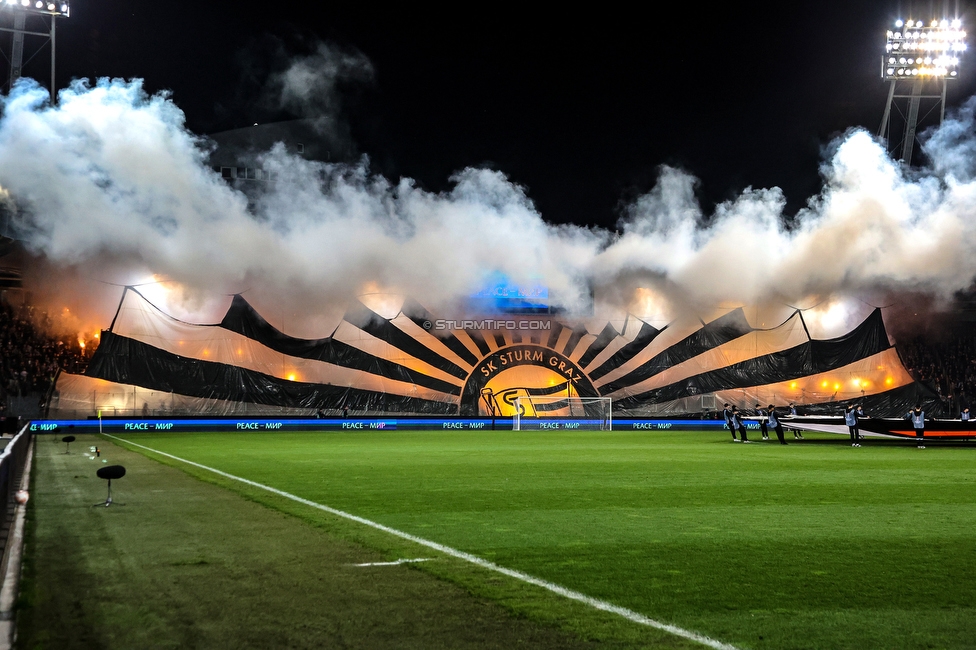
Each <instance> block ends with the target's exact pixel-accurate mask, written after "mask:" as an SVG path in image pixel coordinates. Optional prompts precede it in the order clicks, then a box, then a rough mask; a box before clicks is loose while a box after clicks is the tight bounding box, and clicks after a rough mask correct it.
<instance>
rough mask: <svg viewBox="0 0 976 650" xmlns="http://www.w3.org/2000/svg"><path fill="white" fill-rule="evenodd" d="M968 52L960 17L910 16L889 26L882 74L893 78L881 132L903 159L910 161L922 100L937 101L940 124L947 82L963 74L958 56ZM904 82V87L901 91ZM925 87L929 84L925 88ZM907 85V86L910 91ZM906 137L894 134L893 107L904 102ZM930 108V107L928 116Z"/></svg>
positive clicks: (882, 62)
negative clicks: (922, 19) (927, 19)
mask: <svg viewBox="0 0 976 650" xmlns="http://www.w3.org/2000/svg"><path fill="white" fill-rule="evenodd" d="M965 51H966V32H965V31H964V30H963V28H962V21H961V20H960V19H958V18H955V19H953V20H951V21H950V20H949V19H946V18H943V19H933V20H932V21H930V22H929V23H928V24H926V23H924V22H922V21H921V20H915V19H911V20H908V21H903V20H901V19H898V20H896V21H895V24H894V29H887V30H885V49H884V52H883V54H882V55H881V78H882V79H884V80H885V81H887V82H889V84H890V87H889V89H888V102H887V104H886V106H885V112H884V117H883V118H882V120H881V129H880V130H879V131H878V135H879V136H880V137H882V138H884V139H885V140H886V141H887V142H888V143H889V145H890V146H893V147H894V148H896V149H897V147H898V146H899V144H900V145H901V147H902V153H901V160H903V161H905V162H906V163H909V164H911V160H912V152H913V150H914V147H915V133H916V130H917V128H918V119H919V105H920V102H921V101H922V100H925V101H928V102H932V101H934V102H936V105H935V107H933V110H934V109H936V108H937V109H938V111H939V112H938V115H939V123H940V124H941V123H942V120H944V119H945V101H946V83H947V82H948V81H949V80H950V79H958V78H959V65H960V61H959V59H960V56H961V55H962V54H963V53H964V52H965ZM896 87H900V88H901V89H903V90H902V92H900V93H899V92H897V91H896ZM923 87H924V88H925V89H926V90H925V92H923ZM904 89H908V93H907V94H906V92H905V90H904ZM906 100H907V106H906V110H905V111H904V112H903V113H902V115H903V116H904V123H905V129H904V136H903V137H902V138H901V141H900V143H899V142H898V141H897V138H896V139H892V138H891V137H890V136H891V133H890V132H889V131H890V130H891V129H890V126H891V119H890V118H891V114H892V113H891V107H892V105H893V104H894V103H895V102H896V101H899V102H901V101H906ZM931 112H932V111H931V110H930V111H927V112H926V113H925V114H926V115H928V114H930V113H931Z"/></svg>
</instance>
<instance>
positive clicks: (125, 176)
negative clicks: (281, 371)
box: [0, 50, 976, 336]
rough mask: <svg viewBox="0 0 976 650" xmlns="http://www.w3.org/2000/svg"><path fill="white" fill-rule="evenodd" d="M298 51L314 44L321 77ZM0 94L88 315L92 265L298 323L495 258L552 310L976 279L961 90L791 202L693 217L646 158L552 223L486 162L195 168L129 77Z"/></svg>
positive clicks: (106, 306)
mask: <svg viewBox="0 0 976 650" xmlns="http://www.w3.org/2000/svg"><path fill="white" fill-rule="evenodd" d="M316 57H318V58H321V59H322V61H327V62H331V63H330V65H331V66H332V67H328V66H326V68H325V71H326V73H327V74H326V75H325V77H321V76H316V74H315V70H316V69H321V68H322V66H323V63H322V61H319V59H318V58H316ZM313 59H314V60H313ZM343 66H345V67H343ZM364 70H368V69H367V68H365V67H364V64H363V61H362V60H360V59H357V58H356V57H353V58H352V59H349V60H347V61H345V63H343V62H342V57H339V59H337V58H336V56H335V53H334V52H329V51H321V50H320V51H318V52H316V54H315V55H313V57H311V58H309V59H307V60H301V61H298V62H297V63H296V65H295V66H294V67H293V68H292V69H289V70H288V71H287V72H286V73H283V74H282V75H281V76H280V78H278V79H277V80H276V81H275V83H276V84H277V88H279V90H280V93H281V97H282V99H283V101H287V102H296V103H301V102H315V101H330V100H329V97H330V93H332V92H333V90H334V83H333V82H330V81H329V79H332V80H333V81H334V80H335V79H336V78H339V77H342V75H344V74H353V72H355V74H363V73H364ZM323 84H324V85H323ZM330 84H331V85H330ZM316 98H318V99H316ZM322 98H325V99H322ZM2 103H3V106H2V108H3V115H2V118H0V185H2V188H3V190H4V191H6V192H9V194H10V196H11V197H12V200H13V201H14V202H15V203H16V206H17V207H16V210H15V211H14V212H15V214H14V220H15V223H16V228H17V230H18V233H19V236H20V237H21V238H23V239H24V240H25V241H26V242H27V244H28V246H29V248H30V250H31V251H32V252H34V253H35V254H36V255H38V256H39V257H40V258H41V259H42V262H43V263H42V264H40V265H38V266H37V269H40V270H37V269H35V271H34V272H35V275H36V276H37V278H36V281H37V282H38V286H41V285H43V286H44V287H46V290H47V292H48V294H49V297H50V299H51V300H52V306H53V305H54V304H55V302H56V301H60V303H63V305H68V304H69V303H70V304H71V305H73V306H74V308H75V309H83V308H84V306H85V305H86V304H87V305H88V308H89V309H94V312H93V318H96V319H97V320H96V321H95V324H101V325H105V324H107V320H106V319H107V318H108V317H110V315H111V312H112V310H113V309H114V307H115V303H114V300H117V296H118V291H117V290H114V289H113V290H111V291H107V290H106V289H105V287H106V285H104V284H99V281H108V282H116V283H119V284H132V283H138V282H140V281H145V280H146V279H147V278H152V277H156V278H164V279H165V280H166V281H167V282H170V283H171V284H172V286H175V287H178V288H179V293H180V296H181V297H180V300H179V304H180V305H181V306H182V308H183V309H184V310H185V312H186V313H188V314H195V315H196V316H197V317H199V315H200V314H208V315H211V316H219V308H218V307H215V305H219V306H223V305H225V304H226V299H225V298H224V297H223V296H222V294H228V293H235V292H245V291H246V293H245V295H246V296H247V297H248V298H249V299H250V300H252V302H255V304H257V305H258V306H259V308H260V307H261V305H262V304H263V305H267V306H268V307H267V309H268V311H269V313H275V312H276V311H280V312H281V313H285V312H287V313H288V314H289V315H290V316H291V317H292V318H294V319H296V320H301V319H303V318H305V317H308V316H311V315H317V316H322V315H325V314H328V315H330V317H332V315H334V314H339V313H341V311H342V309H343V307H344V306H345V304H347V303H348V301H349V300H350V299H352V298H353V297H354V296H356V295H357V294H360V293H362V292H364V291H370V290H380V291H386V292H394V293H398V294H402V295H409V296H413V297H415V298H417V299H418V300H420V301H421V302H423V303H425V304H426V305H428V306H429V307H430V308H432V309H439V310H450V309H460V307H459V305H461V304H462V303H463V302H464V299H465V297H466V296H469V295H471V294H472V293H473V292H475V291H477V290H478V289H480V288H482V285H483V283H484V282H485V281H486V279H488V278H489V277H491V276H492V275H493V274H495V273H497V272H501V273H504V274H506V275H508V276H510V277H511V278H512V280H514V281H515V282H525V283H531V282H533V281H534V279H535V278H540V277H541V278H543V279H544V281H545V283H546V284H548V286H549V287H550V291H551V293H552V295H553V296H555V297H556V299H557V300H558V301H559V302H560V303H562V305H563V306H565V307H567V308H568V309H570V310H573V309H579V308H580V307H581V306H582V305H585V304H587V303H588V302H589V300H590V296H591V294H592V293H594V292H595V294H596V297H597V300H598V304H604V305H609V306H613V307H616V308H619V309H631V310H634V309H635V304H636V303H635V296H636V297H643V299H648V296H649V295H650V299H649V300H650V302H651V303H653V305H654V310H655V313H656V314H659V313H662V312H668V311H671V312H672V313H673V312H674V311H676V310H678V309H681V308H684V307H688V308H693V309H696V310H705V311H708V310H710V309H714V308H715V307H716V306H717V305H720V304H722V305H728V304H758V303H776V304H790V305H797V304H802V303H804V302H806V303H807V305H810V304H813V303H815V302H817V301H821V300H825V299H831V298H837V297H842V296H877V295H883V294H890V293H892V292H902V291H911V292H921V293H924V294H926V295H931V296H935V297H937V298H947V297H949V296H951V295H952V293H953V292H956V291H958V290H961V289H966V288H969V287H970V285H971V284H972V280H973V278H974V276H976V238H973V237H972V236H971V233H972V229H973V225H974V221H976V182H974V175H976V163H974V162H973V161H974V160H976V157H974V155H973V153H974V148H976V137H974V113H976V100H970V101H969V102H967V103H966V104H965V105H964V106H963V107H962V109H960V110H959V111H958V112H957V113H956V114H954V115H953V116H951V117H950V119H948V120H947V121H946V123H945V124H944V125H943V126H942V127H941V128H940V129H938V130H936V131H934V132H931V133H929V134H927V136H926V141H925V144H924V151H925V153H926V155H927V157H928V158H929V160H930V161H931V164H930V166H929V167H928V168H926V169H925V170H921V171H910V170H907V169H906V168H904V167H903V166H902V165H900V164H899V163H896V162H893V161H892V160H891V159H890V158H889V157H888V155H887V154H886V153H885V151H884V148H883V147H882V146H881V145H880V144H879V143H878V142H876V141H875V139H874V138H873V137H872V136H870V135H869V134H867V133H866V132H864V131H860V130H853V131H851V132H849V133H847V134H845V135H844V136H843V137H841V138H839V139H838V140H837V141H836V142H835V143H833V144H832V146H831V148H830V151H829V154H828V155H827V156H826V159H825V160H824V162H823V164H822V170H821V173H822V176H823V189H822V191H821V192H820V193H819V194H818V195H817V196H815V197H812V198H811V199H810V200H809V202H808V205H807V207H806V208H805V209H804V210H802V211H801V212H800V213H799V214H798V215H796V217H795V218H794V219H792V220H789V221H788V220H787V219H786V218H785V216H784V213H783V209H784V205H785V201H784V197H783V194H782V192H781V191H780V190H779V189H777V188H770V189H752V188H750V189H747V190H746V191H744V192H743V193H742V194H741V195H739V196H738V197H736V198H735V199H734V200H731V201H728V202H726V203H723V204H721V205H719V206H718V207H717V208H716V210H715V212H714V213H713V214H711V215H706V214H704V213H703V211H702V209H701V207H700V206H699V204H698V203H697V201H696V199H695V186H696V183H697V180H696V179H695V178H694V177H693V176H692V175H690V174H688V173H687V172H684V171H682V170H678V169H674V168H670V167H663V168H662V169H661V172H660V177H659V180H658V182H657V185H656V186H655V187H654V188H653V189H652V190H651V191H650V192H649V193H647V194H646V195H644V196H641V197H639V198H638V199H637V200H636V201H635V202H634V203H633V204H632V205H630V206H629V208H628V209H627V210H626V212H625V214H624V217H623V218H622V219H621V222H620V225H619V232H618V233H610V232H606V231H602V230H598V229H589V228H583V227H577V226H554V225H551V224H548V223H547V222H546V221H545V220H544V218H543V215H541V214H540V213H539V211H538V210H537V209H536V208H535V206H534V204H533V202H532V200H531V199H530V198H529V196H527V194H526V191H525V190H524V188H522V187H520V186H518V185H517V184H515V183H513V182H511V181H510V180H509V179H508V178H507V177H506V176H505V175H504V174H503V173H501V172H497V171H491V170H487V169H476V168H467V169H463V170H460V171H458V172H457V173H455V175H454V176H453V177H452V179H451V180H452V182H453V187H452V189H451V190H449V191H446V192H443V193H433V192H428V191H424V190H422V189H420V188H418V187H417V185H416V184H415V183H414V182H413V181H412V180H410V179H401V180H400V181H398V182H393V181H391V180H389V179H386V178H384V177H382V176H380V175H377V174H375V173H372V172H371V171H370V165H369V159H368V158H366V157H363V158H362V159H361V160H359V161H358V162H356V163H353V164H343V163H322V162H315V161H309V160H305V159H303V158H301V157H298V156H294V155H291V154H289V153H288V152H287V151H286V150H285V148H284V147H283V146H280V145H279V146H275V147H274V148H272V149H271V150H270V151H267V152H265V153H263V154H261V156H260V160H259V162H260V164H261V165H262V166H263V168H264V169H265V170H268V171H270V172H272V173H273V174H275V176H276V177H277V182H275V183H268V184H266V187H264V188H263V189H262V190H260V191H257V192H254V193H252V192H250V191H249V195H248V196H245V195H244V194H243V193H242V192H241V191H239V190H237V189H235V188H234V187H232V186H231V185H228V184H227V183H226V182H225V181H224V180H222V179H221V178H220V177H219V175H218V174H217V173H215V172H214V171H213V170H212V169H210V168H209V167H208V166H207V162H206V161H207V156H208V154H209V147H210V145H209V144H208V142H207V140H206V139H203V138H200V137H198V136H196V135H194V134H193V133H190V132H189V131H188V130H187V129H186V127H185V124H184V115H183V113H182V112H181V111H180V109H179V108H178V107H177V106H176V105H175V104H174V103H173V102H172V100H171V99H170V97H169V96H168V95H167V94H165V93H163V94H157V95H152V96H150V95H147V94H146V93H145V91H144V90H143V88H142V84H141V82H140V81H138V80H133V81H123V80H108V79H102V80H99V81H98V82H97V84H96V85H95V86H94V87H90V86H89V85H87V84H86V83H85V82H84V81H77V82H75V83H73V84H72V85H71V87H70V88H68V89H66V90H64V91H62V93H61V95H60V102H59V104H58V105H57V106H56V107H52V106H50V105H49V103H48V101H47V91H45V90H44V89H43V88H41V87H39V86H38V85H37V84H36V83H34V82H32V81H30V80H22V81H21V82H20V83H19V84H18V85H17V86H16V87H15V88H14V89H13V91H12V92H11V94H10V95H9V96H8V97H6V98H4V99H3V102H2ZM52 274H55V275H58V276H59V277H58V281H57V282H56V283H55V282H52V281H51V275H52ZM52 287H55V288H54V289H52ZM113 291H114V295H115V296H116V297H115V298H114V299H113V300H107V299H106V297H105V296H106V294H112V293H113ZM648 292H650V293H648ZM662 305H664V307H662ZM638 307H639V305H638ZM59 308H60V307H59ZM105 314H108V316H106V315H105ZM638 315H640V314H638ZM315 335H319V336H320V335H322V332H321V330H319V331H318V332H317V333H315Z"/></svg>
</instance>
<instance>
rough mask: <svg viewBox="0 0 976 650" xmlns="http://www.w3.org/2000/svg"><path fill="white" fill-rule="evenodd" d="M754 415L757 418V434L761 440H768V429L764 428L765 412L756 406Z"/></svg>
mask: <svg viewBox="0 0 976 650" xmlns="http://www.w3.org/2000/svg"><path fill="white" fill-rule="evenodd" d="M756 415H757V416H758V417H759V432H760V433H762V439H763V440H769V427H767V426H766V411H764V410H763V409H762V407H761V406H759V405H758V404H756Z"/></svg>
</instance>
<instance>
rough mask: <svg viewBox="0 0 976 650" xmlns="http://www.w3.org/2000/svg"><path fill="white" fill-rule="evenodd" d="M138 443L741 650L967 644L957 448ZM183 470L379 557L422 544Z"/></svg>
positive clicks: (527, 596)
mask: <svg viewBox="0 0 976 650" xmlns="http://www.w3.org/2000/svg"><path fill="white" fill-rule="evenodd" d="M132 439H133V440H135V441H137V442H139V443H140V444H144V445H147V446H150V447H153V448H155V449H159V450H162V451H165V452H168V453H171V454H174V455H177V456H180V457H182V458H187V459H190V460H193V461H196V462H199V463H203V464H205V465H209V466H212V467H216V468H219V469H221V470H223V471H226V472H229V473H231V474H235V475H238V476H242V477H246V478H249V479H251V480H255V481H258V482H261V483H265V484H268V485H272V486H274V487H277V488H280V489H282V490H286V491H288V492H291V493H294V494H297V495H299V496H302V497H305V498H307V499H311V500H313V501H316V502H318V503H323V504H327V505H329V506H332V507H335V508H339V509H342V510H345V511H347V512H351V513H354V514H357V515H360V516H364V517H367V518H370V519H372V520H374V521H378V522H380V523H383V524H386V525H388V526H392V527H394V528H397V529H400V530H404V531H406V532H409V533H412V534H415V535H419V536H421V537H424V538H427V539H430V540H434V541H437V542H440V543H442V544H446V545H449V546H453V547H455V548H458V549H461V550H463V551H467V552H470V553H473V554H476V555H479V556H481V557H484V558H486V559H490V560H492V561H494V562H497V563H498V564H501V565H503V566H506V567H511V568H514V569H519V570H521V571H524V572H526V573H529V574H532V575H535V576H537V577H540V578H543V579H545V580H549V581H552V582H555V583H557V584H560V585H563V586H566V587H569V588H571V589H575V590H578V591H581V592H583V593H585V594H588V595H590V596H593V597H595V598H600V599H603V600H607V601H610V602H612V603H614V604H618V605H622V606H624V607H628V608H630V609H633V610H636V611H638V612H640V613H642V614H645V615H647V616H650V617H652V618H656V619H659V620H664V621H668V622H673V623H675V624H677V625H680V626H682V627H685V628H689V629H692V630H695V631H698V632H701V633H704V634H707V635H709V636H712V637H714V638H717V639H720V640H722V641H725V642H728V643H733V644H735V645H738V646H741V647H743V648H767V647H768V648H882V647H883V648H971V647H976V563H974V562H973V557H976V535H974V534H973V533H974V531H976V456H974V454H976V450H973V449H972V448H931V447H930V448H929V449H927V450H925V451H920V450H916V449H914V448H912V447H909V446H904V445H899V444H884V443H877V442H874V443H872V442H869V443H867V444H866V445H865V447H863V448H861V449H851V448H850V447H849V446H848V445H846V444H844V442H843V439H842V438H840V437H836V438H829V437H826V436H824V437H822V438H820V439H819V440H813V441H810V442H809V443H801V444H791V445H789V446H788V447H782V446H780V445H777V444H762V443H756V444H753V445H748V446H746V445H732V444H730V443H729V442H728V441H727V439H726V437H725V436H724V435H723V434H721V433H685V432H680V433H679V432H674V433H661V432H654V433H646V432H641V433H629V432H612V433H600V432H564V431H563V432H532V433H526V432H521V433H519V432H467V431H465V432H450V433H444V432H403V431H399V432H376V431H371V432H365V433H348V434H347V433H297V434H293V433H280V432H279V433H217V434H212V433H207V434H192V435H187V434H154V435H146V434H138V435H133V436H132ZM52 447H53V445H52ZM166 462H172V461H166ZM174 464H176V465H179V464H178V463H174ZM183 468H184V469H186V470H187V471H188V472H190V473H192V474H194V475H197V476H200V477H202V478H206V479H207V480H210V481H213V482H216V483H218V484H221V485H226V486H228V487H231V489H233V490H236V491H238V492H240V493H241V494H243V495H245V496H246V497H248V498H250V499H254V500H258V501H260V502H262V503H265V504H267V505H270V506H272V507H273V508H277V509H279V510H282V511H284V512H289V513H292V514H296V515H298V516H299V517H302V518H304V519H305V520H307V521H309V522H311V523H314V524H316V525H317V526H319V527H321V528H323V529H325V530H327V531H328V532H329V533H330V534H331V535H332V536H334V537H339V538H342V539H345V540H349V541H350V542H352V543H354V544H358V545H364V546H367V547H371V548H374V549H378V551H379V552H380V553H381V554H383V555H384V556H391V555H397V554H398V553H413V554H414V555H424V554H425V552H424V551H422V550H418V549H413V550H411V549H409V545H408V544H406V543H404V542H400V541H398V540H395V539H391V538H389V537H387V536H384V535H383V534H382V533H378V532H375V531H370V530H368V529H365V528H363V527H361V526H358V525H356V524H352V523H348V522H343V521H340V520H335V519H334V518H329V517H325V516H323V515H322V514H321V513H316V512H314V511H312V510H311V509H309V508H306V507H303V506H298V505H297V504H294V503H289V502H287V501H285V500H284V499H281V498H280V497H273V496H271V495H269V494H267V493H261V492H260V491H259V490H255V489H252V488H247V487H245V486H242V485H241V484H234V483H233V482H230V481H226V480H223V479H218V478H215V477H214V476H213V475H209V476H207V473H206V472H204V471H202V470H195V469H190V468H187V467H186V466H183ZM125 480H128V477H127V478H126V479H123V481H125ZM134 483H135V481H133V484H134ZM129 489H130V490H135V489H136V486H135V485H132V486H131V487H129ZM400 556H401V557H403V556H409V555H400ZM416 568H417V572H418V573H420V572H424V573H427V574H433V575H435V576H439V577H442V578H447V579H448V580H450V581H452V582H454V583H457V584H459V585H461V586H462V587H463V588H464V589H465V590H466V591H468V592H470V593H473V594H474V595H475V596H477V597H479V598H487V599H491V600H493V601H495V602H498V603H500V604H501V605H502V606H503V607H504V608H506V609H507V610H509V611H511V612H514V613H515V614H516V615H520V616H524V617H528V618H529V619H530V620H533V621H538V622H540V623H542V624H555V625H558V626H560V627H561V628H563V629H564V630H565V631H567V632H569V633H572V634H573V635H574V636H576V637H579V638H583V639H590V640H595V641H597V642H599V643H598V647H630V646H633V647H637V646H641V645H647V646H648V647H653V644H656V643H659V642H660V643H668V642H667V641H664V640H662V639H660V637H648V636H646V634H647V633H646V632H645V631H635V630H634V629H633V628H636V627H637V626H635V625H633V624H630V623H625V622H622V621H616V622H613V621H609V620H608V619H607V615H603V614H598V613H593V612H588V611H583V610H585V608H583V607H582V606H577V605H572V604H567V603H564V602H559V599H558V597H555V596H549V595H546V594H539V593H537V592H538V591H539V590H537V589H535V588H530V587H525V586H519V585H516V584H512V581H511V580H510V579H501V578H498V577H493V576H491V575H489V574H487V573H485V572H484V571H483V570H476V569H473V568H471V567H466V566H463V565H462V563H460V562H457V561H437V562H431V563H428V564H425V565H417V567H416ZM648 644H650V645H648Z"/></svg>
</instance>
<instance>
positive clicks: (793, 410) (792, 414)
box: [790, 402, 803, 440]
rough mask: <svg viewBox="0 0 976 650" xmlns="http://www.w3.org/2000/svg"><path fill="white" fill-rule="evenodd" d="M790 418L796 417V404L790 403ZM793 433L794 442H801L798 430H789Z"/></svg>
mask: <svg viewBox="0 0 976 650" xmlns="http://www.w3.org/2000/svg"><path fill="white" fill-rule="evenodd" d="M790 417H793V418H795V417H796V404H794V403H793V402H790ZM790 430H791V431H792V432H793V439H794V440H803V434H802V433H800V430H799V429H790Z"/></svg>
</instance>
